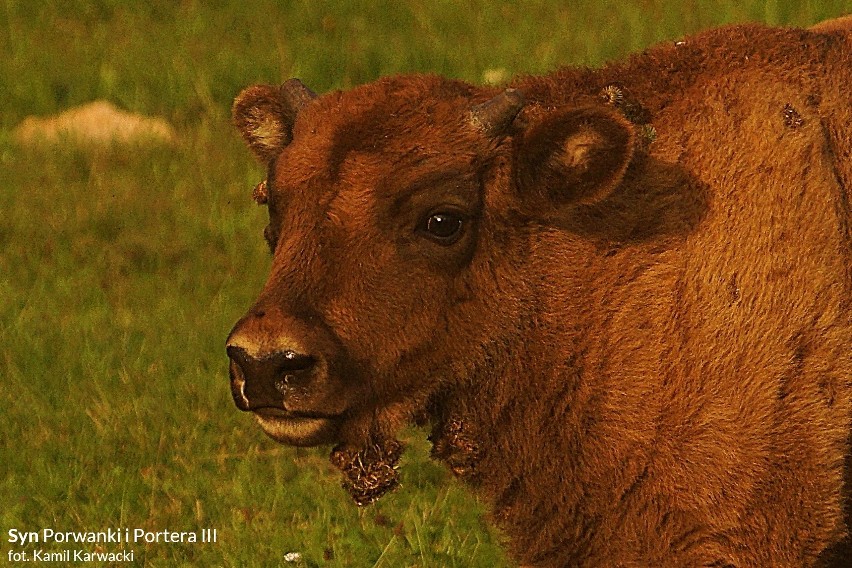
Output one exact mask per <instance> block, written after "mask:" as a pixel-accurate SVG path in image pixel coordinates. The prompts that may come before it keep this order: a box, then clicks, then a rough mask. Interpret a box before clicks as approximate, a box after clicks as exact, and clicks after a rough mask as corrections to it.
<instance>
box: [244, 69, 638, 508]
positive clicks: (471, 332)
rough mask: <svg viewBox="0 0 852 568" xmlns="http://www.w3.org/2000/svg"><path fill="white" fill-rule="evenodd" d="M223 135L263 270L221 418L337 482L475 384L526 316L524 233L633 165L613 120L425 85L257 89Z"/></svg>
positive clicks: (619, 124)
mask: <svg viewBox="0 0 852 568" xmlns="http://www.w3.org/2000/svg"><path fill="white" fill-rule="evenodd" d="M234 120H235V123H236V125H237V127H238V129H239V130H240V132H241V133H242V135H243V137H244V138H245V140H246V141H247V142H248V145H249V147H250V148H251V149H252V150H253V152H254V153H255V154H256V155H257V157H258V158H259V159H260V160H261V161H262V162H263V163H264V164H266V166H267V168H268V171H267V178H266V181H265V184H264V185H261V186H259V188H258V190H257V191H256V193H255V197H256V200H257V201H258V202H259V203H262V204H265V205H266V206H267V207H268V210H269V219H270V220H269V224H268V226H267V227H266V230H265V231H264V236H265V238H266V241H267V242H268V244H269V247H270V250H271V251H272V269H271V271H270V275H269V278H268V280H267V282H266V285H265V286H264V288H263V290H262V291H261V293H260V295H259V297H258V299H257V301H256V303H255V304H254V306H252V308H251V309H250V310H249V311H248V313H247V314H246V315H245V316H244V317H243V318H242V319H241V320H240V321H239V322H238V323H237V324H236V326H235V327H234V329H233V331H232V332H231V334H230V336H229V338H228V341H227V352H228V356H229V357H230V360H231V364H230V376H231V388H232V392H233V396H234V401H235V402H236V405H237V407H238V408H240V409H241V410H245V411H252V412H253V413H254V414H255V415H256V417H257V420H258V422H259V424H260V426H261V427H262V428H263V430H264V431H265V432H266V433H267V434H269V435H270V436H271V437H272V438H274V439H276V440H278V441H279V442H282V443H285V444H291V445H318V444H327V443H337V444H338V448H337V450H336V452H335V456H336V458H335V459H336V463H338V465H340V466H341V468H342V469H344V470H346V468H347V466H348V465H351V463H353V462H356V461H357V462H359V463H362V462H370V459H372V460H373V461H374V462H382V461H383V460H385V461H387V460H390V461H393V460H395V459H396V457H398V455H399V451H398V447H399V446H398V444H396V443H395V442H393V437H394V433H395V432H396V430H397V429H398V428H399V427H400V426H401V425H402V424H404V423H406V422H409V421H411V420H413V419H414V418H415V417H418V416H422V415H423V414H424V413H425V412H426V411H427V409H428V408H430V404H431V403H432V402H433V401H434V400H435V399H436V397H437V396H438V395H440V394H442V393H446V392H451V391H452V389H454V388H457V387H458V386H459V385H462V384H465V383H466V382H467V381H470V380H473V377H476V376H483V373H485V374H487V373H488V366H489V363H488V361H489V360H490V357H489V355H488V353H489V350H491V349H494V346H495V345H510V344H511V343H512V341H515V340H516V338H517V337H518V336H519V334H520V333H521V327H522V326H523V322H524V319H525V317H527V316H528V315H529V312H531V311H532V309H533V308H532V307H531V305H530V303H531V297H532V294H530V292H529V289H528V287H529V283H528V282H527V279H526V278H525V274H524V266H525V263H526V262H527V258H528V256H529V254H530V231H531V230H532V229H531V228H532V227H535V226H541V225H544V224H547V223H549V222H550V220H552V219H553V218H555V217H558V216H559V212H560V211H564V210H565V209H566V208H570V207H575V206H577V204H580V203H584V204H588V203H592V202H594V201H596V200H601V199H604V198H605V197H606V196H607V195H608V194H609V193H610V192H612V191H613V190H614V188H615V187H617V186H618V184H619V183H620V181H621V179H622V177H623V176H624V174H625V170H626V168H627V165H628V163H629V162H630V160H631V155H632V152H633V130H632V127H631V125H630V123H629V122H628V121H626V120H625V119H623V118H622V117H621V116H620V115H618V114H617V113H616V112H614V111H613V110H611V109H607V108H605V107H603V106H600V107H584V108H557V109H545V108H541V107H538V106H534V105H528V108H524V103H523V98H522V96H521V94H520V93H519V92H517V91H514V90H511V89H510V90H507V91H504V92H498V91H493V90H485V89H480V88H476V87H473V86H470V85H467V84H464V83H461V82H456V81H450V80H446V79H442V78H438V77H432V76H408V77H397V78H388V79H383V80H380V81H377V82H376V83H372V84H369V85H364V86H361V87H358V88H356V89H353V90H351V91H347V92H334V93H330V94H327V95H325V96H322V97H316V96H315V95H314V94H313V93H311V91H310V90H308V89H307V88H306V87H305V86H304V85H302V84H301V83H300V82H299V81H297V80H291V81H288V82H287V83H284V84H283V85H281V86H280V87H273V86H265V85H260V86H254V87H250V88H248V89H246V90H245V91H243V92H242V93H241V94H240V95H239V96H238V97H237V100H236V102H235V104H234ZM358 452H361V454H359V453H358ZM364 452H367V453H364ZM355 456H357V459H355ZM349 458H352V459H349ZM373 473H376V472H373ZM362 474H363V475H367V474H364V472H363V471H362V472H360V473H358V472H356V473H355V474H353V475H354V476H358V475H362ZM370 475H372V474H370ZM350 477H351V476H350ZM374 477H381V475H378V474H377V475H375V476H374ZM391 477H393V476H392V475H391ZM385 485H386V486H389V485H392V480H391V481H389V482H388V483H386V484H385ZM355 493H356V492H355V491H353V495H355ZM368 493H369V492H368ZM374 493H375V494H376V495H377V494H379V493H381V490H377V491H375V492H374ZM374 496H375V495H373V494H368V495H367V496H366V497H364V496H363V495H362V496H361V497H360V498H359V497H356V499H357V500H359V502H361V501H365V502H366V501H369V500H370V499H371V498H372V497H374Z"/></svg>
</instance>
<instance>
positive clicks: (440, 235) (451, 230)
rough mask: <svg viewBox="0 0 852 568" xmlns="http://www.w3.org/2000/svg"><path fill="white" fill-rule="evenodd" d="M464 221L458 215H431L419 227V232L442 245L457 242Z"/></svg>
mask: <svg viewBox="0 0 852 568" xmlns="http://www.w3.org/2000/svg"><path fill="white" fill-rule="evenodd" d="M464 225H465V223H464V219H463V218H462V216H461V215H459V214H458V213H449V212H447V213H433V214H432V215H430V216H429V217H427V218H426V219H425V221H424V222H423V223H421V225H420V229H419V230H420V232H421V233H422V234H424V235H425V236H426V237H429V238H430V239H432V240H433V241H435V242H437V243H439V244H442V245H451V244H453V243H455V242H456V241H458V240H459V238H461V236H462V232H463V230H464Z"/></svg>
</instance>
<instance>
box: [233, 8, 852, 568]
mask: <svg viewBox="0 0 852 568" xmlns="http://www.w3.org/2000/svg"><path fill="white" fill-rule="evenodd" d="M850 84H852V41H850V38H849V36H848V35H847V34H846V33H845V32H843V31H832V30H831V29H830V28H827V29H823V30H822V31H807V30H794V29H770V28H764V27H760V26H755V25H748V26H739V27H728V28H722V29H719V30H714V31H710V32H707V33H703V34H701V35H699V36H696V37H693V38H688V39H687V40H685V41H683V42H677V43H672V44H664V45H659V46H657V47H654V48H652V49H650V50H648V51H647V52H645V53H643V54H641V55H637V56H634V57H632V58H630V59H629V60H627V61H625V62H622V63H616V64H612V65H609V66H607V67H604V68H602V69H598V70H589V69H574V68H567V69H562V70H560V71H557V72H556V73H553V74H552V75H549V76H545V77H523V78H520V79H518V80H516V81H515V82H513V83H512V84H511V87H512V88H514V89H516V90H517V92H519V93H521V94H522V95H523V101H521V97H520V96H518V95H517V94H515V92H514V91H511V92H509V94H507V95H502V99H498V98H497V97H501V95H500V91H499V90H498V89H492V88H479V87H474V86H471V85H467V84H464V83H461V82H456V81H450V80H446V79H442V78H439V77H432V76H405V77H394V78H386V79H382V80H380V81H377V82H375V83H372V84H369V85H364V86H361V87H358V88H356V89H353V90H351V91H348V92H334V93H329V94H327V95H325V96H322V97H319V98H316V99H310V100H308V99H307V98H305V97H295V98H294V97H293V96H292V95H288V94H287V93H284V94H282V89H284V88H282V89H279V88H275V87H264V86H255V87H252V88H251V89H250V90H248V91H247V94H245V95H242V96H241V97H239V98H238V99H237V102H236V103H235V109H234V113H235V118H236V121H237V123H238V125H240V127H241V130H242V132H243V135H244V136H245V137H246V139H247V140H248V142H249V144H250V145H251V146H252V148H253V149H254V150H255V152H256V153H257V154H258V155H259V156H260V157H261V158H262V159H264V160H265V161H267V162H268V163H269V177H268V183H267V185H266V186H265V189H264V191H263V194H264V195H263V201H265V202H267V205H268V207H269V210H270V225H269V227H268V228H267V231H266V235H267V239H268V240H269V242H270V246H271V247H272V249H273V251H274V253H273V254H274V256H273V268H272V272H271V275H270V277H269V281H268V282H267V284H266V286H265V288H264V290H263V292H262V293H261V295H260V297H259V299H258V301H257V303H256V304H255V306H254V307H253V308H252V309H251V310H250V311H249V313H248V314H247V315H246V316H245V317H244V318H243V319H242V320H241V321H240V322H239V323H238V324H237V326H236V327H235V328H234V331H233V332H232V334H231V336H230V338H229V354H230V355H231V357H232V364H231V375H232V382H233V386H234V389H235V390H234V393H235V400H236V401H237V404H238V405H239V406H240V408H243V409H250V410H255V412H256V413H257V414H258V420H259V422H260V424H261V426H262V427H263V428H264V430H265V431H266V432H267V433H269V434H270V435H271V436H273V437H274V438H276V439H278V440H280V441H282V442H285V443H290V444H305V445H312V444H322V443H337V444H338V445H337V448H336V449H335V451H334V456H335V457H334V461H335V463H337V464H338V465H339V467H341V468H342V469H343V470H344V471H346V472H347V474H348V479H349V482H348V484H349V486H350V488H351V489H352V491H353V494H354V495H355V496H356V497H357V498H358V500H359V502H367V501H369V500H371V499H373V498H375V497H376V496H377V495H378V494H380V493H381V492H382V491H383V490H384V489H385V488H387V487H392V486H393V485H394V484H395V474H394V473H393V470H394V466H395V462H396V459H397V457H398V455H399V452H400V450H399V447H398V446H396V445H395V442H393V438H394V434H395V432H397V431H398V429H399V428H400V427H401V426H402V425H403V424H405V423H407V422H411V421H414V420H417V419H420V420H427V421H430V422H431V423H432V424H433V434H432V440H433V442H434V455H435V457H437V458H439V459H441V460H444V461H446V462H447V463H448V464H449V466H450V467H451V469H452V470H453V471H454V472H455V473H456V474H458V475H460V476H461V477H463V478H464V479H467V480H469V481H470V483H471V484H472V485H473V486H474V487H475V488H476V489H477V491H478V492H479V493H480V494H481V495H482V496H483V497H484V498H485V499H487V500H488V501H489V502H490V503H491V505H492V511H493V518H494V520H495V521H496V522H497V524H499V525H500V526H501V527H502V528H503V529H504V530H505V532H506V534H507V535H508V537H509V539H510V542H509V547H510V549H511V551H512V553H513V554H514V556H515V558H516V559H517V560H518V561H519V562H522V563H524V564H529V565H533V566H604V567H610V566H613V567H614V566H620V567H637V568H638V567H647V566H672V567H683V566H715V567H725V566H735V567H768V566H772V567H782V566H797V567H800V566H813V565H820V564H819V563H824V564H830V563H831V562H834V563H835V565H837V566H841V565H843V564H842V563H843V562H844V561H846V560H844V558H846V559H847V560H848V558H849V557H850V556H844V555H847V554H849V553H850V550H849V548H848V541H845V542H843V539H844V537H845V535H846V526H847V525H848V524H849V522H850V510H849V506H848V503H849V501H848V500H847V506H846V507H847V508H846V513H845V514H846V520H845V521H844V510H843V500H844V495H845V491H847V490H848V489H844V477H843V476H844V458H845V457H847V456H848V455H849V451H848V439H849V435H850V419H852V321H850V313H852V312H850V308H852V305H850V304H852V235H850V223H852V219H851V218H850V195H849V188H850V187H852V127H850V124H852V104H850V103H852V96H850V90H849V85H850ZM289 85H290V86H289V87H287V88H286V89H284V90H285V91H286V90H287V89H290V90H292V88H293V87H292V86H293V83H292V82H291V83H289ZM297 91H298V92H304V91H302V90H301V89H298V90H297ZM489 99H491V100H493V101H497V102H494V103H493V104H487V105H483V103H485V102H486V101H488V100H489ZM294 100H295V101H296V102H297V103H298V104H294V103H293V101H294ZM495 108H496V109H497V110H495V111H492V110H490V109H495ZM264 109H267V110H269V109H272V110H271V111H269V112H274V115H273V116H266V114H265V113H266V112H267V110H264ZM471 109H478V110H476V111H475V112H474V116H472V115H471ZM482 109H489V110H488V111H487V112H489V113H491V112H494V113H496V114H494V115H489V116H486V117H485V118H483V117H482V113H483V112H485V111H483V110H482ZM501 109H502V110H501ZM501 113H502V114H501ZM516 115H517V116H516ZM293 121H295V123H294V124H293ZM258 125H259V126H258ZM270 125H273V126H274V125H277V126H275V128H277V130H275V129H274V128H273V131H270V130H269V128H270ZM291 140H292V141H291ZM288 142H289V144H287V143H288ZM281 354H284V355H281ZM282 357H286V358H288V359H287V360H298V361H300V362H301V363H300V364H299V365H291V366H290V367H286V368H285V367H274V368H271V367H269V365H268V364H267V362H269V361H272V360H275V361H284V359H282ZM276 365H284V363H276ZM270 368H271V369H272V370H271V371H270V370H269V369H270ZM276 369H277V370H276ZM263 377H272V379H274V378H275V377H283V378H281V380H275V383H274V389H272V387H263V385H261V386H254V385H255V383H257V382H259V381H264V380H268V379H264V378H263ZM269 380H271V379H269ZM249 387H251V388H254V389H255V390H254V391H250V389H249ZM263 388H266V390H265V391H263ZM252 392H263V393H270V392H277V393H278V394H273V395H268V396H270V397H271V398H270V399H269V400H273V402H263V403H260V402H258V403H255V402H254V400H253V397H254V396H261V395H254V394H251V393H252ZM263 396H267V395H263ZM276 397H277V398H276ZM269 406H273V407H274V409H273V410H269V409H268V408H267V407H269ZM371 448H372V449H371ZM382 448H386V449H382ZM849 471H850V467H849V462H848V461H847V466H846V476H847V480H846V486H847V488H848V486H849V485H850V480H849ZM362 479H367V480H368V481H369V482H368V483H362V482H361V481H359V480H362ZM353 480H354V481H353ZM359 484H360V485H359ZM383 484H384V485H383ZM353 485H354V486H355V487H354V488H353V487H352V486H353ZM832 546H834V550H833V551H832V550H830V548H831V547H832ZM844 547H846V548H844ZM832 554H834V556H833V557H832Z"/></svg>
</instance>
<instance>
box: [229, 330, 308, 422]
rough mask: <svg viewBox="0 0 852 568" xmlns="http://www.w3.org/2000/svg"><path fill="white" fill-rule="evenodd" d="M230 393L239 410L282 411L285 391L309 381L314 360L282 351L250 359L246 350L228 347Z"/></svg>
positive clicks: (233, 346) (234, 346)
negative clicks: (276, 409) (261, 409)
mask: <svg viewBox="0 0 852 568" xmlns="http://www.w3.org/2000/svg"><path fill="white" fill-rule="evenodd" d="M227 351H228V357H229V358H230V359H231V366H230V374H231V394H232V395H233V397H234V402H235V403H236V405H237V408H239V409H240V410H246V411H250V410H258V409H260V408H278V409H282V410H285V406H284V399H285V394H286V393H287V390H288V389H290V388H292V387H295V386H304V385H305V384H306V383H307V382H309V381H310V378H311V374H312V371H313V368H314V366H315V364H316V359H315V358H314V357H311V356H309V355H303V354H301V353H296V352H295V351H290V350H284V351H275V352H272V353H268V354H264V355H263V356H259V357H258V356H253V355H251V354H250V353H249V352H248V351H247V350H246V349H244V348H242V347H239V346H236V345H229V346H228V348H227Z"/></svg>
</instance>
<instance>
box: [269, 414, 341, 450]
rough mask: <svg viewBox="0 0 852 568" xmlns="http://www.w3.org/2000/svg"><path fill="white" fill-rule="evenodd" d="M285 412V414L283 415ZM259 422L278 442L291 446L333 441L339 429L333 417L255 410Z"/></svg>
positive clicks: (315, 444)
mask: <svg viewBox="0 0 852 568" xmlns="http://www.w3.org/2000/svg"><path fill="white" fill-rule="evenodd" d="M282 414H283V415H282ZM255 418H256V419H257V423H258V424H260V427H261V428H262V429H263V431H264V432H265V433H266V434H267V435H268V436H269V437H270V438H272V439H273V440H275V441H276V442H280V443H282V444H287V445H290V446H318V445H321V444H328V443H331V442H332V441H333V437H334V434H335V432H336V430H337V428H336V424H335V421H334V420H333V419H331V418H309V417H297V416H292V415H288V414H287V413H286V412H283V411H278V412H270V411H268V410H267V409H263V410H261V411H258V412H255Z"/></svg>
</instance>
